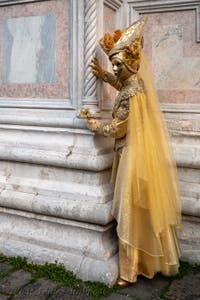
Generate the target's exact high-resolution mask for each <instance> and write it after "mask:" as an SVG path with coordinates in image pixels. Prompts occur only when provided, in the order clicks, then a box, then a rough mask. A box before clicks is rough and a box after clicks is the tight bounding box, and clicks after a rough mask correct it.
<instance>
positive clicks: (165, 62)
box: [144, 10, 200, 103]
mask: <svg viewBox="0 0 200 300" xmlns="http://www.w3.org/2000/svg"><path fill="white" fill-rule="evenodd" d="M195 12H196V11H195V10H187V11H176V12H160V13H151V14H148V22H147V25H146V33H145V39H144V41H145V52H146V54H147V56H148V57H149V59H150V60H151V63H152V69H153V74H154V79H155V85H156V88H157V90H158V94H159V99H160V101H161V102H164V103H199V101H200V75H199V69H200V44H199V43H197V42H196V28H195V25H196V15H195Z"/></svg>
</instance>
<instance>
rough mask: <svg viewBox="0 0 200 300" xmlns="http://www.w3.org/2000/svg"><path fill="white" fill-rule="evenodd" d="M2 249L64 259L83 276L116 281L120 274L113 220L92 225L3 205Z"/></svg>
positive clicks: (30, 257)
mask: <svg viewBox="0 0 200 300" xmlns="http://www.w3.org/2000/svg"><path fill="white" fill-rule="evenodd" d="M0 223H1V226H0V252H2V253H3V254H5V255H7V256H21V257H27V258H28V260H29V261H33V262H36V263H45V262H47V261H48V262H55V261H57V262H58V263H62V264H64V265H65V266H66V268H67V269H68V270H71V271H73V272H74V273H75V274H77V276H78V277H79V278H82V279H83V280H92V281H100V282H104V283H106V284H114V283H115V281H116V279H117V276H118V260H117V255H116V253H117V238H116V233H115V230H114V226H113V224H110V225H108V226H99V225H92V224H87V223H81V222H76V221H70V220H65V219H60V218H53V217H47V216H42V215H36V214H30V213H26V212H22V211H16V210H10V209H5V208H0Z"/></svg>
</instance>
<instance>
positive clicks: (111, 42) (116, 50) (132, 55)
mask: <svg viewBox="0 0 200 300" xmlns="http://www.w3.org/2000/svg"><path fill="white" fill-rule="evenodd" d="M146 21H147V18H146V17H142V18H140V19H139V20H138V21H136V22H134V23H133V24H132V25H131V26H129V27H128V28H126V29H125V30H124V31H121V30H115V31H114V32H113V33H111V34H110V33H106V34H105V35H104V37H103V38H102V39H101V40H100V41H99V44H100V45H101V47H102V49H103V50H104V52H105V53H106V54H107V55H108V56H109V58H110V59H111V57H112V56H113V55H118V57H119V58H120V59H121V60H122V61H123V62H124V63H125V65H126V66H127V68H128V69H129V70H130V71H132V72H133V73H135V72H136V71H137V69H138V65H139V61H140V53H141V49H142V40H143V34H144V25H145V23H146Z"/></svg>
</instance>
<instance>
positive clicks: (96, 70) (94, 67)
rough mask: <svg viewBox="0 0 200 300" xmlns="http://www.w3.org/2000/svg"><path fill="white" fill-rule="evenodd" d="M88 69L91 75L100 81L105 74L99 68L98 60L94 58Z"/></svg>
mask: <svg viewBox="0 0 200 300" xmlns="http://www.w3.org/2000/svg"><path fill="white" fill-rule="evenodd" d="M90 67H91V68H92V73H93V74H94V75H95V76H96V77H98V78H100V79H103V78H104V76H105V72H106V71H104V70H103V69H102V67H101V66H100V64H99V60H98V58H96V57H94V58H93V59H92V61H91V64H90Z"/></svg>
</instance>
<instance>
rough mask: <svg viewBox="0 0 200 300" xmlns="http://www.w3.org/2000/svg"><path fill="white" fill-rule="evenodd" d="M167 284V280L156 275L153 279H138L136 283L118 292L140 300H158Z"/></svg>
mask: <svg viewBox="0 0 200 300" xmlns="http://www.w3.org/2000/svg"><path fill="white" fill-rule="evenodd" d="M168 284H169V281H168V279H167V278H164V277H162V276H159V275H157V276H156V277H155V278H153V279H152V280H151V279H147V278H144V277H139V278H138V280H137V282H136V283H133V284H131V285H130V286H128V287H126V288H124V289H123V290H121V291H120V293H121V294H127V295H129V296H133V297H135V298H136V299H137V298H139V299H141V300H156V299H159V294H160V292H161V291H162V290H163V289H164V288H165V287H166V286H167V285H168Z"/></svg>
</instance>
